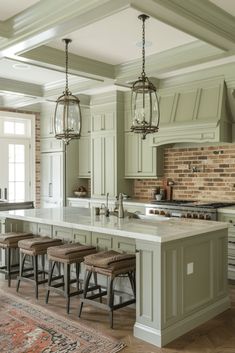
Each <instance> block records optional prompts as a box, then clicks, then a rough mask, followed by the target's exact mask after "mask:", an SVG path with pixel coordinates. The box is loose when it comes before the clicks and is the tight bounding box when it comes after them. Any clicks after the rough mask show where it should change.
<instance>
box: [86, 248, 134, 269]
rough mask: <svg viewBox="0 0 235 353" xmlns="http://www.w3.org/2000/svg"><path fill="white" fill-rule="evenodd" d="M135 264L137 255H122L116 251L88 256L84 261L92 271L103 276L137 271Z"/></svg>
mask: <svg viewBox="0 0 235 353" xmlns="http://www.w3.org/2000/svg"><path fill="white" fill-rule="evenodd" d="M135 262H136V257H135V254H120V253H119V252H117V251H114V250H109V251H102V252H99V253H96V254H92V255H88V256H86V257H85V259H84V263H85V264H86V265H87V268H89V270H90V271H94V272H97V273H101V274H109V273H110V274H112V273H115V274H117V273H118V272H120V273H121V272H123V271H131V270H132V269H135Z"/></svg>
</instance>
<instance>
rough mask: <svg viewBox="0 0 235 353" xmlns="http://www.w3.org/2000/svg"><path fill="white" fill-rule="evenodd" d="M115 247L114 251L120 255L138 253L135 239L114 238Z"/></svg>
mask: <svg viewBox="0 0 235 353" xmlns="http://www.w3.org/2000/svg"><path fill="white" fill-rule="evenodd" d="M113 246H114V250H116V251H118V252H120V253H135V252H136V245H135V239H130V238H124V237H114V238H113Z"/></svg>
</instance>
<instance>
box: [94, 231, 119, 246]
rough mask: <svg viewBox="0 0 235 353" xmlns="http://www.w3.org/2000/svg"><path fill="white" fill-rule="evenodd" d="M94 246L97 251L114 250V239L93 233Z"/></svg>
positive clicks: (107, 235)
mask: <svg viewBox="0 0 235 353" xmlns="http://www.w3.org/2000/svg"><path fill="white" fill-rule="evenodd" d="M92 245H94V246H95V247H96V249H97V251H107V250H111V249H113V248H114V238H113V237H112V236H111V235H109V234H103V233H96V232H94V233H92Z"/></svg>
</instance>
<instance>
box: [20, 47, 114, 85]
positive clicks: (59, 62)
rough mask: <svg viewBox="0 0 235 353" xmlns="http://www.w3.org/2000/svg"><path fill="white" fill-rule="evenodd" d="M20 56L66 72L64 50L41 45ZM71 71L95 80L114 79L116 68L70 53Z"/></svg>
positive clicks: (29, 61)
mask: <svg viewBox="0 0 235 353" xmlns="http://www.w3.org/2000/svg"><path fill="white" fill-rule="evenodd" d="M20 57H21V58H24V59H26V60H25V62H27V63H31V64H34V65H38V66H43V67H47V68H51V69H55V70H57V71H62V72H64V68H65V53H64V51H62V50H59V49H54V48H51V47H48V46H41V47H39V48H35V49H33V50H31V51H28V52H26V53H24V54H22V55H21V56H20ZM14 58H15V56H14ZM18 58H19V57H18ZM69 71H70V73H73V74H76V75H79V76H83V77H87V78H90V79H93V80H102V81H103V79H104V78H108V79H114V77H115V76H114V72H115V68H114V66H113V65H110V64H106V63H103V62H100V61H96V60H93V59H89V58H84V57H82V56H78V55H75V54H72V53H69Z"/></svg>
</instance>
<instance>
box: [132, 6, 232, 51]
mask: <svg viewBox="0 0 235 353" xmlns="http://www.w3.org/2000/svg"><path fill="white" fill-rule="evenodd" d="M130 4H131V6H132V7H133V8H135V9H137V10H139V11H141V12H145V13H147V14H148V15H150V16H152V17H154V18H156V19H158V20H160V21H162V22H165V23H166V24H168V25H171V26H173V27H175V28H177V29H179V30H181V31H183V32H185V33H188V34H189V35H191V36H194V37H196V38H198V39H200V40H202V41H205V42H207V43H209V44H212V45H214V46H216V47H217V48H220V49H222V50H225V51H229V50H234V49H235V36H234V33H235V21H234V17H233V16H231V15H229V14H228V13H225V12H224V11H223V10H221V9H220V8H218V7H217V6H215V5H214V4H213V3H211V2H210V1H208V0H186V1H182V0H145V1H142V0H130ZM156 36H157V33H156Z"/></svg>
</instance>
